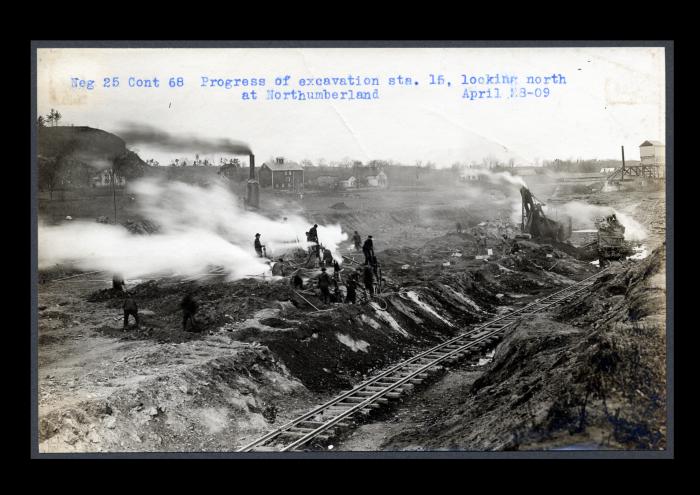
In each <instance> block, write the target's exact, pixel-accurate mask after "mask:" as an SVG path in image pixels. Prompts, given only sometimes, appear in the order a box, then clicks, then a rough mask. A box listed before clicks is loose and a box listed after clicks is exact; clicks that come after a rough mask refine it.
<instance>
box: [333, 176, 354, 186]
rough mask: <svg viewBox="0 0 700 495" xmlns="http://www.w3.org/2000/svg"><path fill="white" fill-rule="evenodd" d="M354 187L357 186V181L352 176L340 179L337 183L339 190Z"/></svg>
mask: <svg viewBox="0 0 700 495" xmlns="http://www.w3.org/2000/svg"><path fill="white" fill-rule="evenodd" d="M355 186H357V179H355V177H354V176H352V175H351V176H350V177H348V178H347V179H342V180H340V181H338V187H340V188H341V189H351V188H353V187H355Z"/></svg>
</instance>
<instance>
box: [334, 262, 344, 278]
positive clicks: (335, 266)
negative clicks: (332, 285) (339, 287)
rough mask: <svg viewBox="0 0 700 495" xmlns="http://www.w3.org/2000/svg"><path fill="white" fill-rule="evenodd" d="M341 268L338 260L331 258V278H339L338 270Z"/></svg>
mask: <svg viewBox="0 0 700 495" xmlns="http://www.w3.org/2000/svg"><path fill="white" fill-rule="evenodd" d="M342 270H343V269H342V268H341V267H340V264H339V263H338V260H333V280H340V272H341V271H342Z"/></svg>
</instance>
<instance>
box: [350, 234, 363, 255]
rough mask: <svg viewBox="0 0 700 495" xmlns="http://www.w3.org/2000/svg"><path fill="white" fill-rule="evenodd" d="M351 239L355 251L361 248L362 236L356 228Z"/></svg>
mask: <svg viewBox="0 0 700 495" xmlns="http://www.w3.org/2000/svg"><path fill="white" fill-rule="evenodd" d="M352 240H353V242H354V243H355V251H359V250H360V249H362V237H361V236H360V234H358V233H357V230H356V231H355V233H354V234H353V236H352Z"/></svg>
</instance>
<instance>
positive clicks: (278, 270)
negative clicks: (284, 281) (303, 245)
mask: <svg viewBox="0 0 700 495" xmlns="http://www.w3.org/2000/svg"><path fill="white" fill-rule="evenodd" d="M272 275H274V276H276V277H283V276H284V259H283V258H279V259H278V260H277V262H276V263H275V264H274V265H272Z"/></svg>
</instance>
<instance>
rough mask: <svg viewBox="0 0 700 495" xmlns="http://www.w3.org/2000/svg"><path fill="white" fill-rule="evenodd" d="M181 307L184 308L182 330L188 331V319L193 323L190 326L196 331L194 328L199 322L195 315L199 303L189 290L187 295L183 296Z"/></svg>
mask: <svg viewBox="0 0 700 495" xmlns="http://www.w3.org/2000/svg"><path fill="white" fill-rule="evenodd" d="M180 308H181V309H182V331H183V332H186V331H187V322H188V321H189V322H190V323H191V325H190V328H192V329H193V331H195V330H194V329H195V328H196V326H197V322H196V321H195V319H194V315H195V314H196V313H197V309H199V304H198V303H197V301H196V300H195V299H194V297H192V294H191V293H189V292H188V293H187V294H185V297H183V298H182V301H181V302H180Z"/></svg>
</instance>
